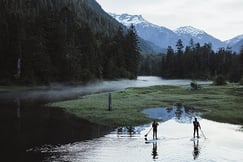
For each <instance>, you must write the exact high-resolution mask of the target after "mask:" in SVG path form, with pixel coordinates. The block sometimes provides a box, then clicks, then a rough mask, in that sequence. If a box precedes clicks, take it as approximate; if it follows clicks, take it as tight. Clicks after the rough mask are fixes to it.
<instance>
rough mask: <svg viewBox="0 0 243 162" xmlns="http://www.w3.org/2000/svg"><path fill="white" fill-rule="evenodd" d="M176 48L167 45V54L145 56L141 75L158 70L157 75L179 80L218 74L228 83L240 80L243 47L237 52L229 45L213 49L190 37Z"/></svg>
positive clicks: (242, 67) (179, 41)
mask: <svg viewBox="0 0 243 162" xmlns="http://www.w3.org/2000/svg"><path fill="white" fill-rule="evenodd" d="M176 47H177V49H176V50H174V49H173V48H172V47H171V46H169V47H168V49H167V53H166V54H161V55H160V56H158V55H155V56H152V55H150V56H145V55H144V56H143V57H142V58H143V59H142V60H141V63H142V64H141V66H140V69H139V72H140V74H143V75H150V74H158V73H159V75H158V76H162V77H163V78H181V79H184V78H188V79H213V78H214V77H216V76H219V75H221V76H223V77H224V78H225V79H227V80H229V81H231V82H237V81H239V80H240V78H241V76H242V75H243V66H242V65H243V60H242V58H243V48H242V50H241V53H240V55H239V54H236V53H233V52H232V51H231V49H230V48H226V49H225V48H220V49H219V50H218V51H217V52H214V51H213V50H212V45H211V44H210V43H208V44H207V43H205V44H204V45H203V46H201V45H200V44H199V43H196V44H194V43H193V40H191V41H190V45H189V46H186V47H185V48H184V46H183V42H182V41H181V40H178V42H177V44H176ZM158 57H160V60H159V58H158ZM145 58H148V59H145ZM158 66H160V67H159V68H158ZM152 69H154V70H152Z"/></svg>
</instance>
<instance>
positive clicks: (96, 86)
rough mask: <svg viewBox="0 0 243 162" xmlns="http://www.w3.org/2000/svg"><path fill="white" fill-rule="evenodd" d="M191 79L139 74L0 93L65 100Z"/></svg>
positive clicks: (9, 96) (6, 96) (4, 96)
mask: <svg viewBox="0 0 243 162" xmlns="http://www.w3.org/2000/svg"><path fill="white" fill-rule="evenodd" d="M190 82H191V80H166V79H162V78H160V77H154V76H139V77H138V78H137V80H126V79H123V80H116V81H97V82H93V83H88V84H85V85H72V86H70V85H62V84H53V85H50V86H41V87H38V88H36V89H31V90H23V91H18V92H17V93H16V92H14V93H12V92H2V93H0V99H1V100H12V99H15V98H18V99H20V100H42V101H52V100H63V99H70V98H74V97H78V96H81V95H86V94H92V93H98V92H107V91H119V90H123V89H125V88H128V87H148V86H154V85H189V84H190ZM198 83H199V84H209V83H211V82H210V81H202V82H198Z"/></svg>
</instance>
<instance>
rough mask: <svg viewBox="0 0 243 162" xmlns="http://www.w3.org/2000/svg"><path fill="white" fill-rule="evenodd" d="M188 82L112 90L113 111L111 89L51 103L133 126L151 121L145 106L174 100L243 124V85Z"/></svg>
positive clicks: (87, 116) (165, 104)
mask: <svg viewBox="0 0 243 162" xmlns="http://www.w3.org/2000/svg"><path fill="white" fill-rule="evenodd" d="M188 88H189V87H188V86H152V87H146V88H128V89H126V90H124V91H119V92H113V93H112V111H108V93H101V94H94V95H88V96H84V97H81V98H79V99H75V100H69V101H63V102H56V103H51V104H48V106H51V107H60V108H64V109H65V110H66V111H67V112H69V113H72V114H75V115H77V116H78V117H80V118H83V119H87V120H89V121H91V122H93V123H99V124H103V125H108V126H128V125H129V126H132V125H139V124H143V123H147V122H150V121H151V119H149V118H147V117H146V116H145V115H144V114H142V113H140V111H141V110H142V109H145V108H152V107H171V106H172V105H173V104H174V103H182V104H183V105H184V106H189V107H193V108H195V109H197V110H200V111H202V112H203V117H204V118H207V119H210V120H214V121H218V122H227V123H233V124H241V125H243V105H242V103H243V87H242V86H239V85H237V84H228V85H224V86H214V85H203V89H202V90H193V91H190V90H188Z"/></svg>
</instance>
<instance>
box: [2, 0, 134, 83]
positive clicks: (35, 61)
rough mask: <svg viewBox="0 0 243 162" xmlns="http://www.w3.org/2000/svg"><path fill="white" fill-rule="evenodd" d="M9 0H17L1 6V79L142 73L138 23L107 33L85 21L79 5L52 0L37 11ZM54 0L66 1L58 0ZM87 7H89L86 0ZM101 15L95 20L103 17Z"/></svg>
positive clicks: (35, 80)
mask: <svg viewBox="0 0 243 162" xmlns="http://www.w3.org/2000/svg"><path fill="white" fill-rule="evenodd" d="M10 2H14V1H2V2H1V3H2V4H1V7H0V8H1V10H0V32H1V37H0V74H1V75H0V82H1V83H2V84H3V83H6V84H7V83H10V82H18V83H23V84H48V83H50V82H65V81H89V80H93V79H113V78H131V79H133V78H136V77H137V74H138V71H137V69H138V68H137V67H138V63H139V51H138V46H137V35H136V31H135V29H134V27H133V26H131V27H130V28H129V29H128V30H127V31H123V29H122V28H117V29H116V32H113V33H109V34H104V33H102V32H97V30H96V29H97V28H96V29H95V30H93V28H92V26H90V25H89V24H90V23H86V22H85V21H81V19H80V15H79V16H78V15H77V11H75V12H74V11H73V10H71V9H70V7H68V6H65V7H63V8H61V9H55V7H53V4H52V5H50V4H49V5H48V8H45V7H43V6H42V7H39V8H36V10H37V11H38V12H37V11H36V10H33V9H31V10H29V9H23V8H21V9H22V10H21V12H20V10H19V9H16V8H14V7H9V6H22V7H23V6H25V7H28V5H29V4H25V3H23V4H22V3H21V4H19V3H18V4H16V5H13V4H12V3H11V4H10ZM26 2H28V1H26ZM43 2H44V1H43ZM49 2H52V3H53V2H56V3H57V4H59V3H61V1H59V2H58V1H56V0H55V1H54V0H53V1H48V3H49ZM65 2H66V1H65ZM67 2H69V1H67ZM70 2H71V1H70ZM75 2H76V1H75ZM31 3H36V4H38V3H37V2H34V1H31ZM82 3H85V1H82ZM4 5H5V6H4ZM79 5H81V4H79ZM85 7H86V8H85V9H86V10H89V8H87V5H86V6H85ZM50 8H51V9H50ZM25 11H26V12H27V11H28V13H26V14H25ZM29 12H33V13H35V14H30V13H29ZM80 12H82V11H80ZM80 12H78V13H79V14H80ZM85 13H86V15H87V14H89V16H88V17H90V16H91V15H92V14H94V15H96V14H97V13H96V12H94V13H93V12H91V11H89V12H85ZM94 15H93V16H94ZM91 17H92V16H91ZM98 18H99V17H97V19H95V20H96V21H101V19H98ZM89 21H90V20H89ZM102 21H104V19H102ZM96 24H97V23H96ZM104 30H105V29H104ZM106 32H107V31H106Z"/></svg>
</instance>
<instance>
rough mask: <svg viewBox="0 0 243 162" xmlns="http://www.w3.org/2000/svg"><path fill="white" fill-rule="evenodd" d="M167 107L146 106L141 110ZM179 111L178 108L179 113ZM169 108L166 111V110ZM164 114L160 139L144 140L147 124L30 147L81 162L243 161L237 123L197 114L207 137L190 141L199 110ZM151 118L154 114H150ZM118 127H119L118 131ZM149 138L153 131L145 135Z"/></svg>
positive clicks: (52, 157)
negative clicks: (58, 144) (62, 143)
mask: <svg viewBox="0 0 243 162" xmlns="http://www.w3.org/2000/svg"><path fill="white" fill-rule="evenodd" d="M160 110H163V111H164V110H166V109H162V108H158V109H157V108H155V109H149V110H148V111H145V112H144V113H146V114H148V115H151V116H153V115H154V113H156V112H158V111H160ZM178 111H181V113H180V115H178V114H177V113H178ZM166 112H168V113H166ZM161 114H162V115H163V116H164V117H166V118H167V120H166V121H164V122H160V123H159V127H158V137H159V139H160V140H159V141H158V142H155V143H148V144H147V143H145V140H144V135H145V134H146V133H147V132H148V130H149V129H150V125H151V124H148V125H142V126H138V127H134V128H132V131H127V130H129V129H126V128H121V129H122V131H121V130H120V129H116V130H114V131H112V132H110V133H109V134H107V135H105V136H102V137H100V138H96V139H93V140H86V141H80V142H76V143H71V144H67V145H61V146H44V147H40V148H35V149H30V150H28V151H30V152H42V153H43V154H46V155H49V156H48V157H46V158H45V159H44V161H74V162H76V161H77V162H78V161H82V162H114V161H115V162H127V161H132V162H148V161H166V162H167V161H168V162H173V161H176V162H177V161H178V162H181V161H183V162H188V161H195V160H196V161H201V162H205V161H210V162H214V161H219V162H241V161H243V156H242V155H243V133H242V132H240V131H239V129H240V126H237V125H231V124H224V123H217V122H213V121H210V120H206V119H202V118H200V117H198V118H199V122H200V124H201V127H202V130H203V132H204V134H205V136H206V139H205V138H204V137H203V136H202V134H200V136H201V138H200V140H198V141H192V140H191V138H192V127H193V126H192V120H193V118H194V117H195V116H197V115H198V113H194V112H192V111H191V110H189V109H185V108H184V107H181V108H177V107H173V108H171V109H170V111H167V110H166V111H164V112H162V113H161ZM153 117H154V118H157V117H155V116H153ZM118 130H120V131H118ZM148 139H152V134H151V133H150V134H149V135H148Z"/></svg>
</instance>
